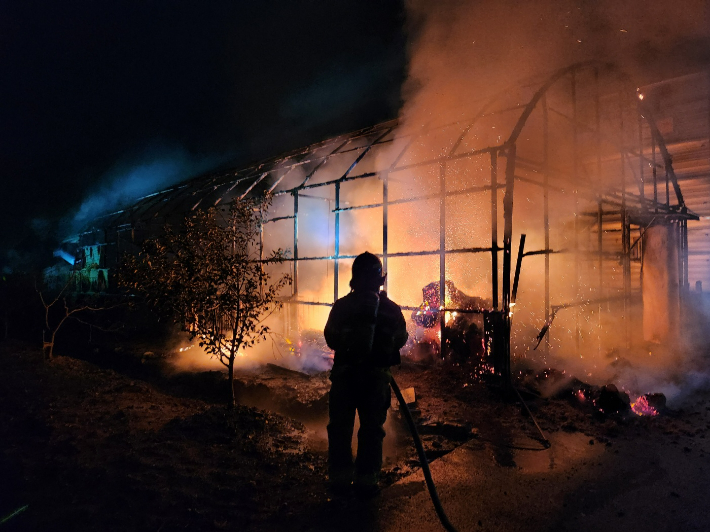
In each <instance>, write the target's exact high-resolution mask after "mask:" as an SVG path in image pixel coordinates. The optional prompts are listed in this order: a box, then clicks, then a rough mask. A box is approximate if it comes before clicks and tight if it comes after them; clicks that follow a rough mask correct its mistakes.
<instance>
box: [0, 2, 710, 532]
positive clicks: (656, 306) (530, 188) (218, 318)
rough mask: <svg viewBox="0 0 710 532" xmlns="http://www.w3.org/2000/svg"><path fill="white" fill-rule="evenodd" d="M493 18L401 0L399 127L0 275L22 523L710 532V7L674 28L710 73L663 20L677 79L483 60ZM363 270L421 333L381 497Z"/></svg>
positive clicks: (9, 511) (108, 230)
mask: <svg viewBox="0 0 710 532" xmlns="http://www.w3.org/2000/svg"><path fill="white" fill-rule="evenodd" d="M444 4H446V3H444ZM484 4H485V5H486V6H487V9H488V11H486V15H485V16H483V18H482V19H480V20H479V19H478V18H475V17H474V15H476V16H478V15H479V14H481V13H482V12H481V11H480V9H479V10H477V9H478V8H473V7H471V8H468V7H462V6H461V5H460V4H457V3H456V2H453V3H452V5H451V7H450V9H451V12H450V13H448V14H446V15H445V14H443V11H442V12H437V11H436V10H435V9H433V8H427V7H424V6H422V5H420V3H418V2H412V3H411V5H409V6H408V9H409V12H408V15H407V16H408V17H409V18H410V20H412V21H413V22H412V24H413V25H414V26H416V27H417V30H416V31H415V30H414V29H412V30H411V31H412V32H413V33H412V36H411V42H410V43H409V47H410V50H409V54H410V57H409V66H408V69H409V74H408V75H409V78H408V82H407V84H408V85H407V87H405V88H406V89H407V90H405V91H403V94H404V95H405V102H404V104H403V106H402V109H401V110H400V113H399V116H398V118H394V119H391V120H389V121H386V122H381V123H378V124H374V125H371V126H369V127H364V128H361V129H358V130H356V131H351V132H349V133H345V134H340V135H337V136H334V137H332V138H328V139H326V140H322V141H319V142H316V143H314V144H310V145H307V146H305V147H298V148H295V149H292V150H290V151H288V152H286V153H283V154H280V155H277V156H274V157H270V158H268V159H263V160H260V161H257V162H254V163H250V164H244V165H243V166H241V167H235V168H227V169H224V168H222V169H219V170H216V171H209V172H206V173H202V174H198V175H196V176H193V177H191V178H189V179H187V180H184V181H182V182H179V183H177V184H174V185H171V186H167V187H164V188H159V189H156V190H153V191H151V192H150V193H148V194H146V195H144V196H143V197H140V198H138V199H136V200H132V201H130V202H127V203H125V204H123V205H119V206H117V207H115V208H112V209H109V210H108V211H106V212H101V213H97V214H96V215H95V216H94V215H92V217H90V218H89V219H87V220H84V221H83V222H82V224H83V225H82V226H81V227H78V226H74V227H73V228H72V230H71V231H70V234H67V235H65V236H64V237H63V238H62V241H61V242H59V243H58V244H57V245H56V246H55V248H54V249H47V250H46V254H47V256H52V257H53V259H54V262H53V264H52V265H51V266H49V267H47V268H45V269H44V270H43V272H42V274H41V276H39V278H32V277H31V276H29V275H25V274H22V273H19V271H7V272H5V277H4V278H3V288H2V290H3V292H2V299H3V302H4V307H5V315H4V330H5V334H4V341H3V342H2V343H0V367H2V372H1V373H0V399H1V400H2V404H3V407H2V408H1V409H0V435H1V438H0V441H2V447H1V448H0V451H1V452H0V474H1V476H2V479H3V482H2V489H0V494H1V496H0V529H1V530H5V529H7V530H8V531H9V530H154V531H170V530H200V531H202V530H255V531H261V530H264V531H265V530H289V531H291V530H304V531H305V530H315V531H320V530H323V531H326V530H380V531H383V532H384V531H399V530H417V531H419V530H440V529H447V530H461V531H463V530H488V531H511V530H520V531H545V530H555V531H558V530H560V531H562V530H575V531H586V530H589V531H591V530H599V529H600V528H602V527H605V528H607V529H610V530H624V531H625V532H630V531H637V530H638V531H644V532H648V531H675V530H687V531H706V530H710V514H708V512H707V510H706V506H705V504H706V503H705V499H706V494H707V493H708V492H710V476H709V475H708V474H707V473H708V469H710V444H709V443H708V442H710V439H708V438H706V436H707V433H708V430H709V429H710V368H709V367H708V355H709V353H710V337H709V336H708V330H709V329H708V326H707V324H708V318H709V317H710V299H708V297H707V293H706V291H704V288H705V289H707V287H708V286H710V268H709V267H708V264H709V263H710V244H709V242H710V241H709V240H708V239H709V236H708V234H709V229H710V205H709V203H708V198H709V197H710V70H709V69H708V61H707V57H708V55H707V45H708V42H710V40H708V37H707V28H705V27H704V26H703V28H704V29H701V30H698V27H699V26H702V24H701V23H700V22H696V20H695V19H697V20H699V21H701V20H702V18H703V17H704V16H707V15H708V13H706V12H707V11H708V9H707V6H704V4H702V5H701V4H698V5H700V6H701V7H698V6H695V7H694V9H695V8H697V10H698V11H697V13H695V16H692V15H693V12H692V10H690V9H689V10H688V11H689V12H688V13H683V14H682V15H678V17H679V18H677V19H675V18H674V19H673V20H670V19H669V21H668V24H669V26H668V27H669V28H676V27H682V28H685V30H686V33H687V35H691V34H692V36H693V39H695V40H693V42H700V43H702V44H703V46H705V47H706V48H705V54H704V55H703V54H699V55H698V57H695V59H693V60H692V61H691V60H690V59H688V57H689V55H690V54H689V53H688V52H687V49H686V48H678V47H676V48H673V46H672V45H671V44H670V41H667V40H664V39H666V37H663V38H661V37H658V36H657V35H656V34H654V35H656V36H655V37H654V36H653V35H647V34H646V33H644V31H646V30H647V31H650V29H649V28H650V27H653V28H655V27H656V26H653V24H651V23H650V22H646V19H643V22H638V25H637V26H635V27H634V26H633V25H631V26H625V27H619V28H616V29H615V30H614V31H615V32H616V33H620V34H621V35H616V33H615V35H616V37H615V38H619V39H625V38H626V36H625V34H626V33H628V32H629V31H631V32H632V33H633V31H634V30H636V31H638V32H639V33H638V35H636V36H635V37H634V39H636V40H635V42H636V43H639V42H646V41H647V40H648V41H649V42H652V43H653V45H654V46H658V47H659V48H662V47H665V48H663V49H667V50H669V52H668V56H662V57H661V56H654V57H660V58H659V59H658V64H653V61H649V60H645V61H640V62H639V61H637V62H634V61H630V60H629V59H628V58H627V57H626V56H625V55H623V54H622V53H621V52H619V53H616V52H615V53H612V52H610V51H609V50H608V49H606V48H605V47H604V46H602V45H601V43H600V44H599V46H598V47H595V48H590V50H591V51H587V52H585V53H584V54H581V53H578V52H575V51H572V52H569V51H567V50H560V49H559V43H558V42H556V43H555V44H554V46H555V49H556V50H558V51H559V53H557V54H555V55H554V57H551V58H548V59H546V60H543V59H541V58H542V57H543V53H544V52H546V50H548V48H547V47H549V46H552V44H550V43H549V42H541V43H540V44H539V51H538V52H531V51H529V50H531V49H534V48H535V47H534V46H531V43H533V42H534V41H531V40H530V39H531V38H532V37H531V36H534V35H538V32H534V31H532V30H525V31H523V30H522V29H521V31H520V32H519V33H516V34H515V35H516V36H513V37H510V39H511V40H510V43H512V44H510V46H511V48H515V45H516V43H525V46H522V45H521V47H520V49H521V50H522V49H524V50H527V52H526V53H528V54H530V55H529V56H526V57H524V58H523V57H521V58H513V57H511V56H507V58H508V62H509V64H505V65H504V64H495V63H496V62H495V61H494V60H493V59H486V58H485V57H483V58H482V56H483V55H484V54H480V55H479V56H475V57H473V58H470V57H468V55H470V54H469V52H470V50H469V51H465V50H464V49H463V47H464V43H466V44H465V45H466V46H467V45H468V43H469V42H470V41H474V44H475V41H476V30H475V27H477V26H474V25H472V24H470V23H471V22H472V21H474V20H476V21H478V22H479V24H480V23H481V22H485V21H486V20H490V19H492V18H494V16H498V15H499V14H496V13H497V11H496V9H497V8H494V7H492V6H491V5H490V4H489V3H484ZM542 4H545V6H546V7H545V9H547V8H550V6H552V5H553V4H555V3H554V2H547V3H543V2H541V5H542ZM548 4H549V5H548ZM652 4H653V7H652V8H653V9H658V10H659V11H657V12H654V13H656V14H661V13H667V12H668V11H666V9H667V7H663V8H661V7H658V6H656V3H654V2H652ZM430 9H431V10H430ZM442 9H443V8H442ZM526 9H528V8H522V7H521V10H523V11H525V10H526ZM649 9H651V8H649ZM703 9H704V10H705V11H703ZM543 11H544V10H543ZM611 12H615V11H614V10H613V9H611V8H610V11H609V12H608V13H611ZM595 13H597V12H596V11H595ZM523 14H527V15H529V13H527V12H526V11H525V13H523ZM623 14H625V15H628V13H626V12H625V13H623ZM454 15H460V16H454ZM597 15H598V13H597ZM570 16H572V15H570ZM575 16H581V15H575ZM595 16H596V15H595ZM674 16H675V15H674ZM450 17H452V18H451V19H450ZM486 17H488V18H486ZM589 17H591V15H589ZM573 18H574V17H573ZM592 18H593V17H592ZM443 20H445V21H446V23H445V24H444V23H443V22H442V21H443ZM521 20H522V19H521ZM525 20H528V19H525ZM541 20H542V19H541ZM565 20H566V19H565ZM570 20H571V19H570ZM575 20H576V19H575ZM597 22H598V24H597V25H596V26H595V25H594V24H591V23H590V24H589V26H586V25H583V26H580V27H579V28H578V31H579V33H578V34H572V33H570V36H571V37H570V36H566V37H564V38H565V39H566V38H568V37H569V38H572V37H574V39H572V42H578V43H580V44H581V43H583V42H584V39H587V38H589V39H592V38H594V35H595V32H597V31H598V32H599V33H600V35H601V34H604V35H606V33H604V31H607V30H608V28H607V26H608V25H604V24H602V25H601V26H599V24H601V23H600V22H599V20H597ZM671 22H673V23H671ZM417 24H418V26H417ZM509 24H510V26H506V27H507V28H508V29H515V28H518V29H520V28H522V27H523V26H525V24H524V23H523V22H509ZM518 24H520V26H518ZM570 24H571V23H570ZM646 24H651V26H646ZM654 24H655V23H654ZM697 25H699V26H697ZM484 26H485V24H484ZM543 27H545V25H544V23H542V22H541V26H540V28H543ZM571 27H572V28H573V29H574V28H575V27H574V26H571ZM565 28H567V26H565ZM600 28H601V29H600ZM604 28H607V30H604ZM444 29H446V30H447V31H448V32H449V33H448V34H447V35H446V37H444V36H443V34H442V32H443V31H444ZM568 29H569V28H568ZM480 31H481V37H480V38H481V42H482V43H484V45H485V43H486V42H487V41H486V39H489V40H490V41H491V42H492V41H494V40H495V39H494V38H493V37H492V36H491V35H490V32H491V31H493V30H492V29H491V28H487V29H485V30H484V29H481V30H480ZM566 31H567V30H565V32H566ZM569 31H570V32H571V31H572V30H569ZM669 31H670V29H669ZM674 31H675V30H674ZM693 32H695V33H693ZM698 32H699V33H698ZM681 33H682V32H681ZM564 35H567V34H566V33H564ZM577 37H579V38H577ZM555 38H557V37H555ZM668 38H669V37H668ZM516 39H517V40H516ZM550 39H551V41H550V42H552V40H554V38H552V37H551V38H550ZM560 39H561V37H560ZM654 39H656V40H654ZM703 39H705V40H703ZM541 41H544V39H541ZM560 42H566V41H564V39H563V40H562V41H560ZM488 46H490V48H489V49H488V50H489V51H490V55H491V56H495V54H494V53H493V52H494V51H495V50H496V48H495V46H494V45H488ZM620 46H621V45H620ZM624 46H627V45H624ZM644 46H645V45H644ZM649 46H650V45H649ZM631 49H632V48H631V47H628V49H624V50H625V51H624V54H625V53H626V52H629V50H631ZM482 50H484V51H485V50H486V48H482ZM674 50H675V52H674V53H679V54H680V53H681V52H682V51H683V50H685V56H684V58H683V59H678V60H676V59H675V58H674V57H671V56H672V55H673V54H672V53H671V52H673V51H674ZM661 55H662V54H661ZM464 56H466V57H464ZM634 57H637V56H634ZM442 58H448V59H442ZM535 59H540V60H539V61H535ZM686 60H687V61H686ZM523 64H524V66H522V65H523ZM669 65H671V66H669ZM465 68H469V69H471V72H472V73H461V71H460V70H459V69H462V70H463V69H465ZM364 251H369V252H371V253H372V254H374V255H376V256H377V257H378V258H379V259H380V260H381V263H382V267H383V272H384V273H385V274H386V277H385V278H384V281H383V285H382V289H383V290H385V291H386V293H387V297H389V298H390V299H392V300H393V301H395V302H396V303H397V304H398V305H399V306H400V307H401V309H402V311H403V314H404V317H405V320H406V328H407V332H408V340H407V342H406V344H405V346H404V347H403V348H402V350H401V364H399V365H396V366H393V367H392V368H391V372H392V376H393V377H394V380H393V382H392V388H393V391H394V393H393V395H392V397H391V405H390V408H389V410H388V415H387V421H386V422H385V427H384V428H385V431H386V436H385V439H384V444H383V466H382V470H381V474H380V478H379V488H380V489H381V491H379V492H378V493H373V494H370V495H374V496H367V497H363V496H357V493H346V494H343V493H342V492H335V491H334V490H332V489H330V488H332V486H331V485H330V484H329V477H328V434H327V430H326V426H327V424H328V418H329V412H328V409H329V390H330V386H331V382H330V380H329V377H330V370H331V368H332V367H333V358H334V354H333V351H332V350H331V349H330V348H329V347H328V345H327V344H326V341H325V338H324V335H323V329H324V326H325V324H326V321H327V320H328V317H329V314H330V312H331V309H332V308H333V304H334V302H335V301H336V300H338V299H339V298H342V297H343V296H345V295H346V294H348V293H349V292H350V290H351V287H350V281H351V278H352V277H353V268H352V265H353V261H354V259H355V258H356V257H357V256H358V255H359V254H361V253H362V252H364ZM378 323H379V322H378ZM373 330H374V326H373ZM40 334H41V336H40ZM373 334H374V333H373ZM370 345H372V343H370ZM230 398H231V400H230ZM358 427H359V420H358V419H357V418H356V421H355V430H354V433H353V436H352V442H353V451H354V452H355V453H357V447H358ZM363 432H364V431H363ZM360 495H361V494H360Z"/></svg>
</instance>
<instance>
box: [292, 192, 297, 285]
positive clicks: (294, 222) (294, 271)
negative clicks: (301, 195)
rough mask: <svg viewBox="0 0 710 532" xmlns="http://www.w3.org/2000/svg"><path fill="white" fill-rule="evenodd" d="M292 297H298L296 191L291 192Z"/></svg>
mask: <svg viewBox="0 0 710 532" xmlns="http://www.w3.org/2000/svg"><path fill="white" fill-rule="evenodd" d="M293 295H294V296H298V190H295V191H294V192H293Z"/></svg>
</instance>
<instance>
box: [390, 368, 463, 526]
mask: <svg viewBox="0 0 710 532" xmlns="http://www.w3.org/2000/svg"><path fill="white" fill-rule="evenodd" d="M390 385H391V386H392V391H393V392H394V395H395V397H397V401H399V409H400V411H401V412H402V415H403V416H404V419H405V420H406V422H407V427H408V428H409V432H410V433H411V434H412V439H413V440H414V447H416V449H417V454H418V455H419V462H420V463H421V464H422V472H423V473H424V481H425V482H426V487H427V489H428V490H429V496H430V497H431V502H432V503H434V510H436V515H437V516H438V517H439V521H441V524H442V525H443V527H444V528H445V529H446V530H448V531H449V532H457V530H456V529H455V528H454V525H452V524H451V521H449V518H448V517H447V515H446V512H445V511H444V507H443V506H442V505H441V500H439V494H438V493H437V492H436V486H435V485H434V480H433V479H432V478H431V471H430V470H429V462H428V460H427V457H426V453H425V452H424V446H423V445H422V440H421V438H420V437H419V433H418V432H417V427H416V425H415V424H414V419H413V418H412V413H411V412H410V411H409V407H408V406H407V402H406V401H405V400H404V397H402V392H401V391H400V390H399V386H398V385H397V381H395V380H394V377H392V379H391V380H390Z"/></svg>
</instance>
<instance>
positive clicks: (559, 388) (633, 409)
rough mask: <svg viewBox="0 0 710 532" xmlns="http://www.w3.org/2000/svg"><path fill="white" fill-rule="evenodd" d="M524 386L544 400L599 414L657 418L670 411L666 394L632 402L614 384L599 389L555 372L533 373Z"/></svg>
mask: <svg viewBox="0 0 710 532" xmlns="http://www.w3.org/2000/svg"><path fill="white" fill-rule="evenodd" d="M522 383H523V386H524V387H525V388H526V389H527V390H529V391H531V392H533V393H535V394H539V395H540V396H542V397H549V398H552V399H566V400H568V401H570V403H572V404H573V405H575V406H578V407H581V408H584V409H590V410H591V411H592V412H594V413H595V414H601V415H622V416H626V415H629V414H636V415H638V416H655V415H657V414H659V413H660V412H662V411H663V410H664V409H665V408H666V397H665V395H663V394H662V393H649V394H644V395H641V396H640V397H639V398H638V399H636V400H635V401H632V400H631V398H630V397H629V394H628V393H627V392H625V391H624V390H619V388H618V387H617V386H616V385H614V384H611V383H609V384H606V385H604V386H595V385H593V384H588V383H586V382H583V381H581V380H579V379H577V378H576V377H572V376H570V375H567V374H565V372H564V371H558V370H555V369H549V368H548V369H545V370H542V371H539V372H537V373H535V372H529V373H528V374H527V375H526V376H525V377H524V378H523V381H522Z"/></svg>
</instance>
